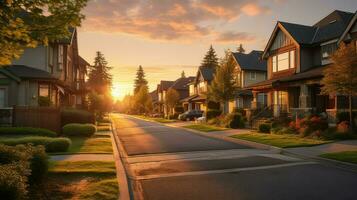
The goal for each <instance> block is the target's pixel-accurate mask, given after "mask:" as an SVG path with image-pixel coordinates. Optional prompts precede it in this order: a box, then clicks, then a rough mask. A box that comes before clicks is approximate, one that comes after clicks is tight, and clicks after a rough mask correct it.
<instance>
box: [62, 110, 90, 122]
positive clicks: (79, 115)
mask: <svg viewBox="0 0 357 200" xmlns="http://www.w3.org/2000/svg"><path fill="white" fill-rule="evenodd" d="M61 123H62V126H64V125H66V124H71V123H79V124H94V123H95V117H94V114H93V113H90V112H88V111H85V110H79V109H73V108H71V109H69V108H67V109H62V110H61Z"/></svg>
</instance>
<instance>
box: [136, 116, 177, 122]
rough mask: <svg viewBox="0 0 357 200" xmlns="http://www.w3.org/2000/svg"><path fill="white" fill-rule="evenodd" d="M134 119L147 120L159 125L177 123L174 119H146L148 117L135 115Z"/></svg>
mask: <svg viewBox="0 0 357 200" xmlns="http://www.w3.org/2000/svg"><path fill="white" fill-rule="evenodd" d="M135 117H138V118H140V119H145V120H149V121H154V122H159V123H172V122H177V120H176V119H165V118H161V117H148V116H144V115H135Z"/></svg>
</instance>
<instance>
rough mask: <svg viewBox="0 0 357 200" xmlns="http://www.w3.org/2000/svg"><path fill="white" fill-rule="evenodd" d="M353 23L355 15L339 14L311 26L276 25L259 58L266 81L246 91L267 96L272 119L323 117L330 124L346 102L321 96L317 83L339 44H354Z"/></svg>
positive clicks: (354, 32)
mask: <svg viewBox="0 0 357 200" xmlns="http://www.w3.org/2000/svg"><path fill="white" fill-rule="evenodd" d="M355 23H356V13H355V14H353V13H349V12H344V11H338V10H336V11H334V12H332V13H331V14H329V15H328V16H326V17H324V18H323V19H321V20H320V21H318V22H317V23H316V24H314V25H312V26H308V25H301V24H293V23H288V22H277V24H276V26H275V28H274V31H273V32H272V34H271V37H270V39H269V41H268V43H267V45H266V47H265V50H264V52H263V55H262V56H263V58H264V59H265V60H266V61H267V66H268V68H267V70H268V71H267V72H268V73H267V80H266V81H262V82H259V83H256V84H252V85H250V86H248V87H246V89H250V90H251V91H252V92H253V93H267V107H266V108H265V109H264V112H271V115H272V116H275V117H279V116H286V114H287V115H292V116H298V115H299V116H301V115H306V114H307V113H326V114H327V115H328V116H329V118H330V119H331V120H333V119H334V117H335V116H336V112H338V111H342V110H343V109H345V108H346V106H347V101H346V98H345V97H344V96H332V95H321V94H320V90H321V83H320V81H321V79H322V78H323V70H324V69H325V68H326V67H328V64H330V63H331V61H330V59H329V56H330V55H331V54H332V53H333V52H334V51H335V50H336V49H337V47H338V44H339V42H354V43H355V41H356V35H357V33H356V31H357V28H356V24H355ZM356 103H357V102H356V101H354V107H356ZM262 112H263V111H262Z"/></svg>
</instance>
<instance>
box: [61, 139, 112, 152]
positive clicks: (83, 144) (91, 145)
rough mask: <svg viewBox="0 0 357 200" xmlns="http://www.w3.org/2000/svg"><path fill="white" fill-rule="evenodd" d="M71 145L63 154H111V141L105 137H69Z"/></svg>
mask: <svg viewBox="0 0 357 200" xmlns="http://www.w3.org/2000/svg"><path fill="white" fill-rule="evenodd" d="M70 139H71V140H72V144H71V146H70V147H69V149H68V151H67V152H64V153H113V148H112V141H111V139H110V138H109V137H107V136H100V135H94V136H93V137H90V138H85V137H71V138H70Z"/></svg>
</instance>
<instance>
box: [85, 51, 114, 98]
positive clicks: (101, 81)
mask: <svg viewBox="0 0 357 200" xmlns="http://www.w3.org/2000/svg"><path fill="white" fill-rule="evenodd" d="M111 69H112V68H111V67H109V66H108V62H107V61H106V60H105V58H104V55H103V54H102V53H101V52H100V51H97V53H96V57H95V58H94V65H92V66H90V68H89V74H88V82H87V83H88V86H89V87H90V88H91V90H92V91H94V92H96V93H98V94H103V95H106V96H108V95H109V94H110V91H111V86H112V75H111V74H110V73H109V71H110V70H111Z"/></svg>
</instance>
